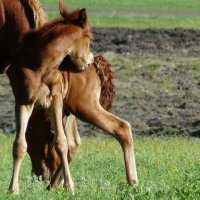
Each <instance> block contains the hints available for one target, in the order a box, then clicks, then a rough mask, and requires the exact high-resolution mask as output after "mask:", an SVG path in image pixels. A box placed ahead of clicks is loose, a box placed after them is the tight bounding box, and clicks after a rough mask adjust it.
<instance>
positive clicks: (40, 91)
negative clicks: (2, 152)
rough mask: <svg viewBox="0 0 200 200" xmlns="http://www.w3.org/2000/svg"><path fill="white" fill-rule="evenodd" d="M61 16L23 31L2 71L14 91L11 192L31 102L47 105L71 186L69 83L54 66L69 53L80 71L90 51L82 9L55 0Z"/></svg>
mask: <svg viewBox="0 0 200 200" xmlns="http://www.w3.org/2000/svg"><path fill="white" fill-rule="evenodd" d="M60 14H61V16H62V18H61V19H59V20H55V21H52V22H49V23H47V24H45V25H44V26H43V27H42V28H39V29H37V30H34V31H30V32H28V33H27V34H26V35H25V36H24V38H23V40H22V42H21V44H20V48H19V49H18V51H17V52H16V53H15V54H14V56H13V57H12V62H11V66H10V67H9V68H8V70H7V71H6V73H7V75H8V77H9V79H10V83H11V86H12V89H13V93H14V96H15V113H16V132H17V133H16V138H15V141H14V144H13V158H14V167H13V175H12V179H11V183H10V191H11V192H13V193H18V192H19V186H18V178H19V171H20V167H21V163H22V161H23V159H24V156H25V153H26V151H27V142H26V138H25V133H26V129H27V125H28V121H29V118H30V116H31V114H32V112H33V109H34V108H35V107H37V106H38V105H39V106H42V107H43V108H46V109H47V110H48V113H49V116H50V120H51V124H52V127H53V129H54V132H55V135H54V141H55V146H56V148H57V150H58V152H59V154H60V157H61V161H62V164H63V171H64V186H65V187H66V188H69V189H70V190H71V191H72V192H73V191H74V183H73V181H72V178H71V174H70V170H69V165H68V159H67V153H68V143H67V138H66V135H65V132H64V129H63V124H62V118H63V116H62V115H63V97H65V96H66V93H67V90H68V83H67V82H65V79H64V78H63V76H62V74H61V72H60V71H59V70H58V67H59V66H60V63H61V62H62V61H63V59H64V58H65V57H66V56H67V55H69V56H70V57H71V59H72V61H73V64H74V65H73V66H74V67H77V68H78V69H80V70H84V69H86V68H87V66H88V64H89V63H91V62H92V61H93V56H92V53H91V52H90V40H91V39H92V32H91V28H90V26H89V24H88V20H87V14H86V10H85V9H81V10H79V9H78V10H75V11H73V12H69V10H68V9H67V7H66V6H65V5H64V2H63V0H60Z"/></svg>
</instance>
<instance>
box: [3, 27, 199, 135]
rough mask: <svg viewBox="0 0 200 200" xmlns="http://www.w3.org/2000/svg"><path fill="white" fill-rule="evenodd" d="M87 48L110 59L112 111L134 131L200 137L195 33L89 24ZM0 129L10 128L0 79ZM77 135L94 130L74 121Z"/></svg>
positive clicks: (10, 103)
mask: <svg viewBox="0 0 200 200" xmlns="http://www.w3.org/2000/svg"><path fill="white" fill-rule="evenodd" d="M92 49H93V51H94V53H95V54H103V55H105V56H106V57H107V58H108V59H110V61H111V62H112V63H113V66H114V68H115V70H116V75H117V81H116V84H117V96H116V100H115V103H114V107H113V112H114V113H115V114H117V115H118V116H120V117H122V118H124V119H126V120H128V121H129V122H130V123H131V125H132V127H133V129H134V131H135V133H136V134H184V135H190V136H200V58H199V56H200V31H199V30H185V29H172V30H164V29H163V30H157V29H147V30H134V29H119V28H94V41H93V44H92ZM0 83H1V84H0V102H1V103H0V129H2V132H4V133H10V132H14V131H15V125H14V112H13V111H14V100H13V95H12V91H11V89H10V86H9V83H8V80H7V77H6V76H5V75H1V81H0ZM79 130H80V132H81V134H82V135H95V134H96V133H97V132H99V131H97V129H95V128H93V127H92V126H90V125H87V124H83V123H79Z"/></svg>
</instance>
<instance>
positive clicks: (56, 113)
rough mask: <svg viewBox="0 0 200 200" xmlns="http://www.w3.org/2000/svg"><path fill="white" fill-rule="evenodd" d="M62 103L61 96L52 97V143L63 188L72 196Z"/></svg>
mask: <svg viewBox="0 0 200 200" xmlns="http://www.w3.org/2000/svg"><path fill="white" fill-rule="evenodd" d="M62 115H63V101H62V96H61V95H54V96H53V102H52V105H51V115H50V116H51V122H52V125H53V128H54V131H55V136H54V143H55V146H56V148H57V150H58V153H59V154H60V157H61V160H62V164H63V172H64V187H66V188H69V189H70V190H71V191H72V193H73V194H74V183H73V181H72V178H71V174H70V170H69V163H68V142H67V138H66V135H65V132H64V129H63V123H62Z"/></svg>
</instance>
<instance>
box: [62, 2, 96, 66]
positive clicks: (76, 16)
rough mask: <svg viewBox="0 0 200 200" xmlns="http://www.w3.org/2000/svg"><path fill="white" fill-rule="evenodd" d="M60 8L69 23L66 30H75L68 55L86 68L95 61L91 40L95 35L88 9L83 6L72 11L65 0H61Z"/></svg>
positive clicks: (75, 63)
mask: <svg viewBox="0 0 200 200" xmlns="http://www.w3.org/2000/svg"><path fill="white" fill-rule="evenodd" d="M59 8H60V14H61V16H62V18H63V22H64V23H66V24H68V27H67V29H66V31H67V32H69V31H70V32H71V33H72V32H74V34H71V38H72V39H73V43H72V45H71V46H70V48H69V50H68V55H70V57H71V60H72V61H73V63H74V65H75V66H76V67H77V68H78V69H79V70H84V69H86V68H87V67H88V65H89V64H91V63H93V61H94V57H93V54H92V53H91V51H90V41H91V40H92V38H93V35H92V31H91V27H90V25H89V23H88V19H87V13H86V10H85V8H83V9H81V10H80V9H77V10H75V11H72V12H70V11H69V10H68V8H67V7H66V6H65V5H64V1H63V0H60V6H59Z"/></svg>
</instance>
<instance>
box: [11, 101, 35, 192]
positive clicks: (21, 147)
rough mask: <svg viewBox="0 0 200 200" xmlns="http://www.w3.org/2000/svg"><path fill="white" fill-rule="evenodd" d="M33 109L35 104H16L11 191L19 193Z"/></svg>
mask: <svg viewBox="0 0 200 200" xmlns="http://www.w3.org/2000/svg"><path fill="white" fill-rule="evenodd" d="M32 110H33V105H28V106H27V105H26V106H25V105H21V106H18V105H16V107H15V114H16V129H17V133H16V138H15V141H14V143H13V159H14V167H13V175H12V179H11V182H10V187H9V190H10V192H12V193H15V194H18V192H19V183H18V182H19V181H18V179H19V171H20V167H21V164H22V161H23V159H24V156H25V154H26V150H27V143H26V138H25V132H26V128H27V124H28V120H29V118H30V115H31V113H32Z"/></svg>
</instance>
